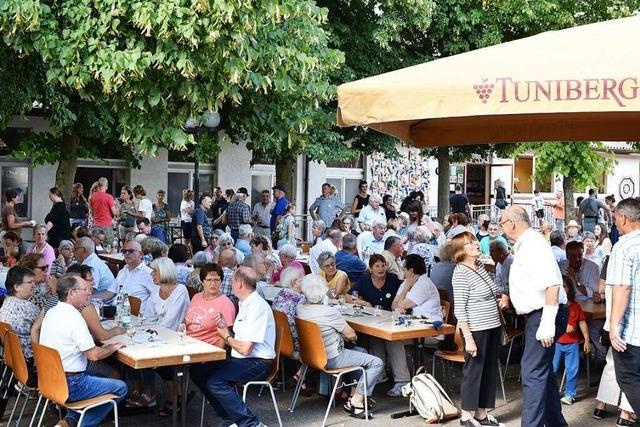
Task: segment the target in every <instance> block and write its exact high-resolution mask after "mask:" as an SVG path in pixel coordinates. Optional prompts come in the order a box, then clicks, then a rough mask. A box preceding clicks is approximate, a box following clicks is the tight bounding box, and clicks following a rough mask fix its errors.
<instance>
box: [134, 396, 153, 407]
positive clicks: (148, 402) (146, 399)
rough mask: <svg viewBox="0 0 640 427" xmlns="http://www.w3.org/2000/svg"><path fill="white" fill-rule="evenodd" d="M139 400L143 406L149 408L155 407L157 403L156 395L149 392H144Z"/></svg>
mask: <svg viewBox="0 0 640 427" xmlns="http://www.w3.org/2000/svg"><path fill="white" fill-rule="evenodd" d="M138 402H140V405H141V406H146V407H147V408H153V407H155V406H156V405H157V402H156V396H155V395H154V396H149V395H148V394H147V393H142V394H141V395H140V399H139V400H138Z"/></svg>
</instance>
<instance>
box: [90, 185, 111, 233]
mask: <svg viewBox="0 0 640 427" xmlns="http://www.w3.org/2000/svg"><path fill="white" fill-rule="evenodd" d="M89 204H90V205H91V213H92V214H93V223H94V224H95V225H96V226H97V227H107V228H110V227H111V220H112V219H113V215H112V214H111V208H112V207H113V206H114V201H113V196H112V195H111V194H109V193H106V192H104V191H96V192H95V193H93V194H92V195H91V199H90V200H89Z"/></svg>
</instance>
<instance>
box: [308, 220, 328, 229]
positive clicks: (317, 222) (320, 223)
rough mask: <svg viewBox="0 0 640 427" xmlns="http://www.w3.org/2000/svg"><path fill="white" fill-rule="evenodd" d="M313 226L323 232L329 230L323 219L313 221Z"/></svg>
mask: <svg viewBox="0 0 640 427" xmlns="http://www.w3.org/2000/svg"><path fill="white" fill-rule="evenodd" d="M311 225H312V226H313V227H316V228H319V229H321V230H324V229H325V228H327V224H325V223H324V221H323V220H321V219H316V220H315V221H313V223H312V224H311Z"/></svg>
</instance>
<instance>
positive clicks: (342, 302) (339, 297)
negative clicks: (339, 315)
mask: <svg viewBox="0 0 640 427" xmlns="http://www.w3.org/2000/svg"><path fill="white" fill-rule="evenodd" d="M344 303H345V298H344V295H340V296H338V305H339V306H340V310H341V311H342V309H343V308H344Z"/></svg>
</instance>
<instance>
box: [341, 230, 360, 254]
mask: <svg viewBox="0 0 640 427" xmlns="http://www.w3.org/2000/svg"><path fill="white" fill-rule="evenodd" d="M357 246H358V239H357V238H356V236H354V235H353V234H351V233H347V234H345V235H344V236H342V249H344V250H352V249H355V248H356V247H357Z"/></svg>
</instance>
